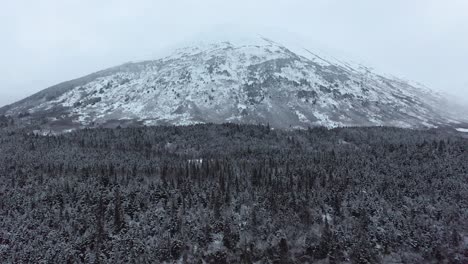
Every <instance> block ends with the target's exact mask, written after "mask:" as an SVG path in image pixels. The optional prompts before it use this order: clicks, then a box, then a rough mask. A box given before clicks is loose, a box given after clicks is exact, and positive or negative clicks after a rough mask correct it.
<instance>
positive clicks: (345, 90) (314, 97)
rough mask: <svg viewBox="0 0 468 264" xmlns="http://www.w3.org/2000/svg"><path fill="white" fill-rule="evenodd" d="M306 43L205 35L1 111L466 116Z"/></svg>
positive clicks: (380, 118)
mask: <svg viewBox="0 0 468 264" xmlns="http://www.w3.org/2000/svg"><path fill="white" fill-rule="evenodd" d="M293 50H294V49H293ZM297 50H298V49H296V50H294V51H292V50H290V49H288V47H285V46H283V45H282V44H279V43H278V42H275V41H272V40H270V39H268V38H265V37H262V36H259V37H257V38H256V39H254V41H251V40H248V41H240V42H236V41H218V42H208V43H204V44H200V43H199V44H196V45H192V46H189V47H185V48H179V49H177V50H176V51H175V52H173V53H172V54H170V55H168V56H165V57H162V58H160V59H156V60H147V61H141V62H131V63H126V64H122V65H120V66H116V67H112V68H108V69H105V70H102V71H98V72H95V73H92V74H90V75H86V76H84V77H81V78H77V79H74V80H70V81H67V82H63V83H60V84H57V85H55V86H52V87H50V88H47V89H45V90H42V91H40V92H39V93H36V94H34V95H32V96H30V97H27V98H25V99H23V100H21V101H18V102H16V103H13V104H11V105H8V106H4V107H2V108H0V113H2V114H7V115H20V114H21V113H29V114H32V115H35V116H41V118H45V119H46V121H45V123H47V124H48V125H49V126H51V127H53V126H54V125H55V126H57V123H59V124H61V126H67V125H64V124H68V126H70V127H74V128H79V127H90V126H96V125H98V126H99V125H101V126H102V125H106V124H110V123H112V124H118V123H128V122H130V123H137V124H140V125H141V124H145V125H161V124H174V125H187V124H195V123H210V122H212V123H223V122H233V123H264V124H266V123H269V124H271V125H272V126H273V127H275V128H306V127H308V126H326V127H337V126H398V127H410V128H418V127H437V126H443V125H447V124H452V123H455V124H456V123H457V122H459V121H460V120H457V119H458V117H457V116H454V115H453V113H450V112H449V111H447V110H446V109H444V108H445V106H446V105H448V103H447V101H446V99H445V98H443V96H442V95H440V94H439V93H436V92H433V91H431V90H430V89H428V88H426V87H423V86H421V85H418V87H415V85H414V84H410V83H409V82H407V81H404V80H400V79H396V78H391V77H386V76H383V75H379V74H376V73H373V72H372V71H371V70H370V69H369V68H367V67H365V66H362V65H361V66H355V65H352V64H351V63H346V62H341V61H338V60H337V59H334V58H333V60H329V59H328V58H326V57H322V56H321V55H320V54H316V53H314V52H312V51H310V50H309V49H303V50H302V52H300V51H299V52H298V51H297ZM307 53H309V55H310V56H308V57H306V56H307V55H304V54H307Z"/></svg>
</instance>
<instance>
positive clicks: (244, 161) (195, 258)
mask: <svg viewBox="0 0 468 264" xmlns="http://www.w3.org/2000/svg"><path fill="white" fill-rule="evenodd" d="M0 122H2V124H4V125H1V126H3V127H4V128H1V129H0V263H216V264H222V263H316V262H317V263H468V225H467V223H468V139H466V138H461V137H457V136H456V135H449V134H447V133H446V132H444V131H442V130H427V131H418V130H405V129H398V128H379V127H376V128H337V129H332V130H328V129H325V128H313V129H308V130H301V131H283V130H273V129H270V128H269V127H267V126H252V125H234V124H225V125H211V124H208V125H194V126H186V127H142V128H122V129H87V130H81V131H76V132H72V133H68V134H63V135H57V136H39V135H34V134H33V133H29V132H27V131H26V130H18V129H14V128H11V126H9V124H12V123H13V122H12V121H10V120H3V121H1V120H0Z"/></svg>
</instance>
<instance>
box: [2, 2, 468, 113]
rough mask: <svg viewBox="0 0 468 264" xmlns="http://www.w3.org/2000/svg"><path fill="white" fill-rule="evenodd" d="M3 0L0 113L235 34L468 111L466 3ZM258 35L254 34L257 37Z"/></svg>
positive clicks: (467, 25) (467, 19)
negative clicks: (312, 53) (378, 75)
mask: <svg viewBox="0 0 468 264" xmlns="http://www.w3.org/2000/svg"><path fill="white" fill-rule="evenodd" d="M383 2H384V1H374V0H356V1H344V0H341V1H339V0H327V1H326V0H314V1H311V0H304V1H300V0H287V1H286V0H284V1H282V0H277V1H273V0H257V1H247V0H236V1H219V0H218V1H216V0H203V1H201V0H199V1H189V0H175V1H171V2H170V3H169V1H154V0H153V1H150V0H139V1H117V0H116V1H91V0H80V1H59V0H42V1H33V0H30V1H24V0H23V1H20V0H19V1H8V2H5V3H2V8H1V10H0V38H1V41H0V58H1V60H0V72H1V74H0V106H2V105H5V104H9V103H13V102H14V101H17V100H19V99H22V98H24V97H26V96H28V95H31V94H33V93H35V92H37V91H40V90H42V89H44V88H47V87H49V86H51V85H54V84H57V83H59V82H62V81H67V80H70V79H73V78H77V77H81V76H83V75H86V74H89V73H91V72H94V71H98V70H101V69H104V68H107V67H111V66H115V65H118V64H122V63H124V62H127V61H136V60H147V59H155V58H157V56H156V54H158V53H159V52H160V51H161V50H164V49H167V47H171V46H173V45H176V44H178V43H180V42H184V41H187V40H189V39H190V38H191V37H192V36H193V35H196V34H198V33H199V32H206V31H209V30H212V29H213V28H214V29H218V30H219V28H220V25H231V26H232V25H234V26H238V27H240V28H246V29H250V30H254V29H261V28H268V29H269V30H274V31H277V32H285V33H287V34H290V35H295V36H300V37H298V39H300V40H301V41H302V42H304V43H302V45H303V46H304V47H307V48H310V49H312V50H313V49H314V48H315V47H320V48H321V49H323V48H324V47H325V49H327V51H328V52H329V53H333V54H332V55H335V56H337V57H339V58H342V57H345V58H343V59H347V58H352V59H353V60H357V61H359V62H362V63H364V64H366V65H367V66H370V67H374V68H376V69H378V71H379V72H385V73H388V74H391V75H395V76H399V77H402V78H405V79H410V80H414V81H418V82H421V83H423V84H425V85H426V86H428V87H430V88H433V89H434V90H438V91H442V92H445V93H448V94H452V95H455V96H456V98H457V99H458V100H459V101H461V102H464V103H465V104H467V105H468V74H466V70H467V69H468V1H465V0H447V1H440V0H413V1H407V0H393V1H385V3H383ZM258 33H259V34H262V32H258Z"/></svg>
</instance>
